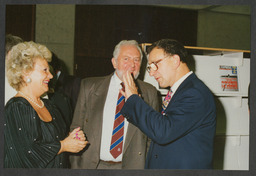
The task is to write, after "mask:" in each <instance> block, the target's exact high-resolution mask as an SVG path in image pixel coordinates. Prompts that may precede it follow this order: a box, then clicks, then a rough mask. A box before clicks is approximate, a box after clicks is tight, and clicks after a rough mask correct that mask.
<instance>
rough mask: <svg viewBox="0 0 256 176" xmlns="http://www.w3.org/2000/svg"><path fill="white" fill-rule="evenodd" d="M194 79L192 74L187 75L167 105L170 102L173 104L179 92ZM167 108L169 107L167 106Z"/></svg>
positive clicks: (194, 76)
mask: <svg viewBox="0 0 256 176" xmlns="http://www.w3.org/2000/svg"><path fill="white" fill-rule="evenodd" d="M195 78H196V75H195V74H194V73H192V74H191V75H189V76H188V77H187V78H186V79H185V80H184V81H183V82H182V83H181V84H180V86H179V87H178V89H177V90H176V92H175V94H174V95H173V97H172V99H171V101H170V103H169V104H171V103H172V102H174V100H175V98H176V96H178V94H179V92H180V91H181V90H182V89H183V88H184V87H185V86H186V85H187V84H188V83H189V82H190V81H191V80H193V79H195ZM168 106H169V105H168Z"/></svg>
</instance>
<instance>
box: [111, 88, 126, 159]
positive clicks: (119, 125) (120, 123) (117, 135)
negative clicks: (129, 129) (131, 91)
mask: <svg viewBox="0 0 256 176" xmlns="http://www.w3.org/2000/svg"><path fill="white" fill-rule="evenodd" d="M121 85H122V90H123V91H124V85H123V83H121ZM124 100H125V97H124V96H123V95H122V94H121V93H120V92H119V95H118V101H117V105H116V114H115V121H114V127H113V133H112V139H111V145H110V153H111V154H112V156H113V157H114V158H117V157H118V156H119V155H120V154H121V153H122V151H123V138H124V137H123V135H124V117H123V115H122V114H120V111H121V109H122V107H123V105H124Z"/></svg>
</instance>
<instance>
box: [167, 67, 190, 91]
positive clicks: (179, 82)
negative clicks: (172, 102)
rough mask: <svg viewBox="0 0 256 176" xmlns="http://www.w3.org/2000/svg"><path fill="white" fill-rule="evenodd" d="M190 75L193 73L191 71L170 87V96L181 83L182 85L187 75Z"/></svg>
mask: <svg viewBox="0 0 256 176" xmlns="http://www.w3.org/2000/svg"><path fill="white" fill-rule="evenodd" d="M192 73H193V71H190V72H188V73H187V74H185V75H184V76H182V77H181V78H180V79H179V80H178V81H176V82H175V83H174V84H173V85H172V87H171V89H170V91H172V95H173V94H174V93H175V92H176V90H177V89H178V88H179V86H180V85H181V83H182V82H183V81H184V80H185V79H186V78H187V77H188V76H189V75H191V74H192Z"/></svg>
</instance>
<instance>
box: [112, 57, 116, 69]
mask: <svg viewBox="0 0 256 176" xmlns="http://www.w3.org/2000/svg"><path fill="white" fill-rule="evenodd" d="M111 62H112V65H113V67H114V69H116V67H117V62H116V59H115V58H114V57H113V58H112V59H111Z"/></svg>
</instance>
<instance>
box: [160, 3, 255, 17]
mask: <svg viewBox="0 0 256 176" xmlns="http://www.w3.org/2000/svg"><path fill="white" fill-rule="evenodd" d="M161 6H162V5H161ZM164 7H170V8H181V9H189V10H197V11H201V10H204V11H212V12H221V13H233V14H242V15H250V14H251V8H250V6H246V5H164Z"/></svg>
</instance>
